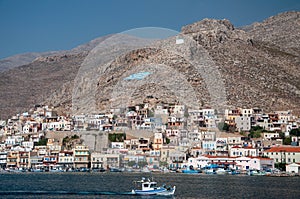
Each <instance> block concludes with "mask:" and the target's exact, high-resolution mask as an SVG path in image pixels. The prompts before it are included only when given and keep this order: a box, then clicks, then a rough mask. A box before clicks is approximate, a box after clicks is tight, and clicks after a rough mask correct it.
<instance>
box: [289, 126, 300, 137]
mask: <svg viewBox="0 0 300 199" xmlns="http://www.w3.org/2000/svg"><path fill="white" fill-rule="evenodd" d="M290 135H294V136H300V128H298V129H292V130H291V131H290Z"/></svg>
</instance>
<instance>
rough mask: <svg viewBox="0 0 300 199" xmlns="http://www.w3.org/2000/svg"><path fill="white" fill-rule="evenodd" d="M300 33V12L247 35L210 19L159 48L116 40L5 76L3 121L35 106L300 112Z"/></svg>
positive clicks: (0, 86)
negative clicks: (164, 104) (147, 106)
mask: <svg viewBox="0 0 300 199" xmlns="http://www.w3.org/2000/svg"><path fill="white" fill-rule="evenodd" d="M299 28H300V22H299V12H287V13H282V14H279V15H277V16H274V17H270V18H268V19H266V20H265V21H263V22H261V23H255V24H252V25H250V26H247V27H244V28H241V29H237V28H235V27H234V26H233V25H232V24H231V23H230V21H228V20H215V19H204V20H202V21H199V22H196V23H194V24H190V25H187V26H184V27H182V30H181V33H180V34H179V35H178V36H176V37H170V38H168V39H164V40H160V41H149V40H145V39H140V38H134V37H130V36H125V37H120V36H112V35H110V36H108V37H105V38H100V39H98V40H95V41H93V42H91V43H90V44H89V45H84V46H81V47H79V48H76V49H74V50H73V51H72V53H70V52H67V53H66V52H65V53H61V54H58V55H55V56H47V57H41V58H37V59H35V60H34V61H33V62H32V63H30V64H27V65H23V66H20V67H15V68H13V69H11V70H6V71H3V72H2V73H0V91H1V96H0V104H1V105H0V114H1V117H2V118H5V117H7V116H8V115H11V114H14V113H16V112H20V111H24V110H26V109H28V108H29V107H32V106H33V105H34V104H37V103H46V104H51V105H53V106H54V107H56V109H57V110H59V111H61V112H64V113H66V114H72V113H85V112H86V113H88V112H99V111H101V110H107V109H110V108H120V107H124V106H128V105H132V104H138V103H142V102H144V101H148V102H151V103H160V102H169V103H184V104H187V105H188V106H190V107H193V108H195V107H207V106H210V107H222V108H226V107H260V108H263V109H264V110H266V111H269V110H286V109H291V110H293V111H294V112H296V113H300V106H299V104H300V78H299V76H300V73H299V72H298V69H299V52H300V46H299V41H300V40H299V33H300V31H299ZM86 46H88V47H86ZM95 46H96V47H95ZM83 49H84V50H83Z"/></svg>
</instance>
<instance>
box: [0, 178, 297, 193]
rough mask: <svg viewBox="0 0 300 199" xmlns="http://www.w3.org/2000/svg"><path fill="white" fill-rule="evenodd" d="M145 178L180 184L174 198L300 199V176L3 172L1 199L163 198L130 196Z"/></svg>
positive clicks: (163, 182)
mask: <svg viewBox="0 0 300 199" xmlns="http://www.w3.org/2000/svg"><path fill="white" fill-rule="evenodd" d="M142 177H146V178H153V179H154V180H155V181H157V182H158V184H167V185H172V186H173V185H176V193H175V195H174V196H173V197H172V198H280V199H282V198H295V199H296V198H300V177H266V176H243V175H236V176H231V175H204V174H181V173H168V174H160V173H153V174H150V173H1V174H0V198H137V199H138V198H162V197H157V196H156V197H155V196H151V197H149V196H147V197H145V196H144V197H141V196H134V195H130V192H131V190H132V188H133V186H134V185H133V183H132V182H133V181H134V180H140V179H141V178H142Z"/></svg>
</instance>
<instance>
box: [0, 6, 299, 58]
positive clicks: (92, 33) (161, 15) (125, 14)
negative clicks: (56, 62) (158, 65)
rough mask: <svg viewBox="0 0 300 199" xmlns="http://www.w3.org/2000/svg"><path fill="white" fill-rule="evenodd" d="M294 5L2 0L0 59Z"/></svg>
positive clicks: (240, 20)
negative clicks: (114, 35) (132, 31)
mask: <svg viewBox="0 0 300 199" xmlns="http://www.w3.org/2000/svg"><path fill="white" fill-rule="evenodd" d="M291 10H296V11H299V10H300V1H299V0H247V1H246V0H245V1H244V0H147V1H146V0H0V27H1V28H0V58H4V57H7V56H11V55H14V54H19V53H25V52H43V51H51V50H68V49H71V48H74V47H76V46H77V45H80V44H83V43H86V42H88V41H90V40H92V39H94V38H96V37H100V36H104V35H107V34H112V33H118V32H122V31H126V30H129V29H133V28H140V27H149V26H151V27H162V28H169V29H173V30H176V31H180V28H181V27H182V26H183V25H186V24H190V23H193V22H196V21H200V20H202V19H203V18H216V19H224V18H226V19H229V20H230V21H231V22H232V23H233V24H234V25H235V26H243V25H248V24H251V23H253V22H255V21H262V20H264V19H265V18H267V17H269V16H272V15H276V14H278V13H280V12H284V11H291Z"/></svg>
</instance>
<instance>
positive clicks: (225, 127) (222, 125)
mask: <svg viewBox="0 0 300 199" xmlns="http://www.w3.org/2000/svg"><path fill="white" fill-rule="evenodd" d="M218 129H219V130H220V131H229V125H228V124H227V123H225V122H220V123H219V124H218Z"/></svg>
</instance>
